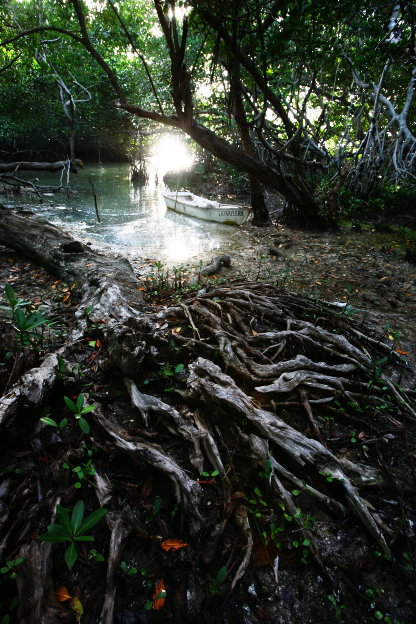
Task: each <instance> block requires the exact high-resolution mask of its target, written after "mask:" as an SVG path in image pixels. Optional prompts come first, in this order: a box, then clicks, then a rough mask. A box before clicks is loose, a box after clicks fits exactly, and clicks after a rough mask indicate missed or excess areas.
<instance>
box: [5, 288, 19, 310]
mask: <svg viewBox="0 0 416 624" xmlns="http://www.w3.org/2000/svg"><path fill="white" fill-rule="evenodd" d="M4 292H5V294H6V297H7V301H8V302H9V303H10V305H11V307H12V308H14V306H15V305H16V303H17V299H16V295H15V294H14V290H13V288H12V287H11V286H10V284H8V283H7V282H6V284H5V285H4Z"/></svg>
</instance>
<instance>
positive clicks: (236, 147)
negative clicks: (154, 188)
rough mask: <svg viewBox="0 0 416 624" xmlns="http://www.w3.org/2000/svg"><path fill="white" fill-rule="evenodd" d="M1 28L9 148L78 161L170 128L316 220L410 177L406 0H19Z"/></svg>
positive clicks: (410, 47)
mask: <svg viewBox="0 0 416 624" xmlns="http://www.w3.org/2000/svg"><path fill="white" fill-rule="evenodd" d="M1 19H2V23H3V30H4V31H5V32H6V37H7V39H6V38H5V39H4V42H3V45H2V46H1V48H0V54H1V67H2V71H1V73H0V79H1V80H2V81H3V83H5V84H7V85H8V87H7V88H8V90H9V91H10V94H9V97H8V98H6V99H5V100H3V102H2V104H1V108H0V117H1V119H2V122H3V123H2V127H3V136H2V139H3V141H2V143H3V145H5V144H8V145H9V146H12V145H16V147H19V146H20V144H21V142H23V143H25V144H26V146H27V143H28V142H27V137H28V126H29V125H31V126H33V125H35V126H36V128H37V129H38V131H37V132H38V134H39V137H37V136H36V132H35V134H31V135H30V136H31V139H32V143H33V147H36V145H39V144H42V146H43V145H44V141H43V143H42V139H41V137H40V135H41V134H42V135H43V136H46V137H47V140H48V141H52V142H53V143H54V145H59V144H61V145H62V144H66V149H67V152H68V153H71V154H72V153H73V151H74V147H73V145H74V144H75V140H77V141H78V146H82V145H84V146H85V145H86V144H88V145H89V146H90V145H92V144H94V142H95V145H96V146H97V147H99V146H101V145H102V144H103V143H104V142H105V138H104V137H105V135H106V134H109V136H108V137H107V140H108V139H109V140H110V142H112V143H114V144H115V143H116V140H115V136H118V137H120V136H124V138H126V137H128V139H131V135H129V134H128V132H129V131H131V132H133V133H135V132H136V131H137V130H138V129H144V130H146V129H148V127H149V125H152V124H153V125H154V124H156V125H157V126H159V127H160V125H165V126H170V127H172V128H176V129H180V130H182V131H183V132H185V133H186V134H188V135H189V136H190V137H192V138H193V139H194V140H195V141H196V142H197V143H198V144H199V145H200V146H201V147H203V148H204V149H206V150H208V151H209V152H211V153H212V154H214V155H215V156H217V157H219V158H220V159H221V160H223V161H225V162H227V163H229V164H230V165H231V166H233V167H235V168H237V169H239V170H240V171H243V172H245V173H246V174H247V175H248V178H249V181H250V186H251V193H252V200H253V201H254V200H255V196H257V197H258V196H260V195H261V187H260V186H259V185H260V184H266V185H267V186H269V187H271V188H273V189H275V190H276V191H278V192H280V193H282V194H283V195H284V196H285V197H286V199H287V201H288V202H289V204H290V205H291V206H293V209H294V211H295V212H297V213H298V214H299V215H300V216H301V218H302V219H304V220H307V221H309V222H313V221H315V222H317V221H319V220H321V221H328V220H331V219H333V218H336V215H337V213H338V210H339V198H340V191H341V189H342V188H343V187H345V188H347V189H348V188H349V189H352V191H353V193H354V195H356V196H358V197H360V198H361V199H363V200H364V201H366V200H368V199H369V198H371V197H374V196H377V194H378V193H379V192H380V188H381V187H382V186H383V185H386V184H393V185H403V184H409V183H412V181H413V180H414V162H415V155H416V140H415V137H414V133H413V132H414V124H415V114H414V110H413V109H412V100H413V95H414V86H415V81H416V74H415V70H414V60H415V56H416V52H415V13H414V6H413V3H412V2H407V1H404V2H402V3H395V2H388V3H384V2H383V3H381V2H380V1H379V0H370V2H368V3H366V4H365V6H364V5H363V4H362V3H360V2H357V1H355V0H353V1H348V2H347V1H346V0H342V1H341V2H337V3H333V2H327V1H326V0H320V1H319V2H312V1H310V0H296V1H294V2H279V1H275V0H245V1H244V2H241V1H240V0H231V1H230V2H227V3H224V2H219V1H218V0H214V1H213V2H207V1H206V0H190V2H188V3H187V4H185V3H183V2H175V1H169V2H162V1H161V0H154V1H153V2H152V3H149V2H144V1H143V0H140V1H133V0H124V1H123V2H121V1H119V2H114V1H112V0H111V1H110V0H108V1H107V2H103V1H100V0H96V1H88V2H82V1H80V0H71V1H70V2H51V1H48V0H46V1H42V2H38V1H37V0H22V1H20V2H17V1H16V0H9V1H8V2H6V3H4V5H3V9H2V14H1ZM110 86H111V87H112V89H110ZM114 92H115V96H116V98H117V104H116V106H114V99H115V98H114ZM17 101H18V102H19V103H20V106H19V107H17V106H16V102H17ZM22 103H23V106H22ZM122 111H126V112H128V113H131V115H133V117H129V116H127V115H125V113H123V112H122ZM28 120H30V122H29V121H28ZM123 133H124V134H123ZM126 133H127V134H126ZM76 135H77V136H78V138H77V139H76ZM37 140H38V141H39V143H38V142H37ZM118 143H120V141H118ZM71 144H72V147H71ZM78 150H79V147H78ZM260 204H261V202H260ZM260 204H257V205H258V210H257V215H258V216H259V220H262V219H263V220H264V219H265V216H264V214H263V213H262V208H261V205H260Z"/></svg>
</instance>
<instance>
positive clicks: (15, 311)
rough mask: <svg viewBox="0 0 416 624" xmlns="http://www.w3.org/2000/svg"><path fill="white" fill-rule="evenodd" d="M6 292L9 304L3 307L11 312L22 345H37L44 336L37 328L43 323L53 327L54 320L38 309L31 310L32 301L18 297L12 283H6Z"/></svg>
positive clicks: (13, 324) (13, 325)
mask: <svg viewBox="0 0 416 624" xmlns="http://www.w3.org/2000/svg"><path fill="white" fill-rule="evenodd" d="M4 292H5V295H6V299H7V301H8V304H9V305H8V306H1V308H2V309H3V310H7V311H8V312H9V313H10V314H11V317H12V321H11V323H12V327H13V329H15V330H16V331H17V333H18V337H19V343H20V347H21V348H23V347H26V346H29V347H32V348H34V347H36V346H37V344H38V343H39V342H40V341H42V339H43V337H42V336H41V335H40V334H39V333H38V332H37V331H35V330H36V329H37V328H38V327H40V326H42V325H43V326H47V327H51V326H52V325H53V324H54V321H49V320H48V319H47V318H45V316H44V315H43V314H42V312H39V311H38V310H35V311H33V310H31V309H30V307H31V306H33V304H32V302H31V301H25V300H24V299H17V298H16V295H15V292H14V290H13V288H12V287H11V286H10V284H7V283H6V284H5V287H4Z"/></svg>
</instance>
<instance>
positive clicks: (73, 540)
mask: <svg viewBox="0 0 416 624" xmlns="http://www.w3.org/2000/svg"><path fill="white" fill-rule="evenodd" d="M69 511H70V510H68V509H66V508H65V507H62V506H61V505H57V507H56V515H57V518H58V522H56V523H55V524H50V525H49V526H48V532H47V533H42V535H39V539H41V540H44V541H45V542H51V543H52V544H58V543H63V542H70V544H69V546H68V548H67V549H66V551H65V557H64V559H65V563H66V565H67V566H68V568H69V569H70V570H71V569H72V567H73V565H74V563H75V562H76V560H77V559H78V545H77V542H93V541H94V536H93V535H86V532H87V531H89V530H90V529H91V528H92V527H93V526H95V525H96V524H98V523H99V522H100V521H101V520H102V519H103V518H104V516H105V515H106V513H107V511H108V510H107V509H105V508H104V507H103V508H102V509H96V510H95V511H93V512H92V513H91V514H90V515H89V516H87V517H86V518H85V520H84V501H78V502H77V503H75V505H74V508H73V510H72V514H71V517H70V516H69Z"/></svg>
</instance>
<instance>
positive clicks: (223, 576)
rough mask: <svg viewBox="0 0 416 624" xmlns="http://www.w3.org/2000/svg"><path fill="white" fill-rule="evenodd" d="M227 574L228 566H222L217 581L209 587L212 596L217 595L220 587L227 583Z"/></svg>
mask: <svg viewBox="0 0 416 624" xmlns="http://www.w3.org/2000/svg"><path fill="white" fill-rule="evenodd" d="M227 572H228V569H227V566H222V568H220V569H219V570H218V572H217V576H216V577H215V581H214V582H213V583H211V585H210V586H209V592H210V593H211V594H216V593H217V592H218V590H219V588H220V585H221V584H222V583H223V582H224V581H225V579H226V577H227Z"/></svg>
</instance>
